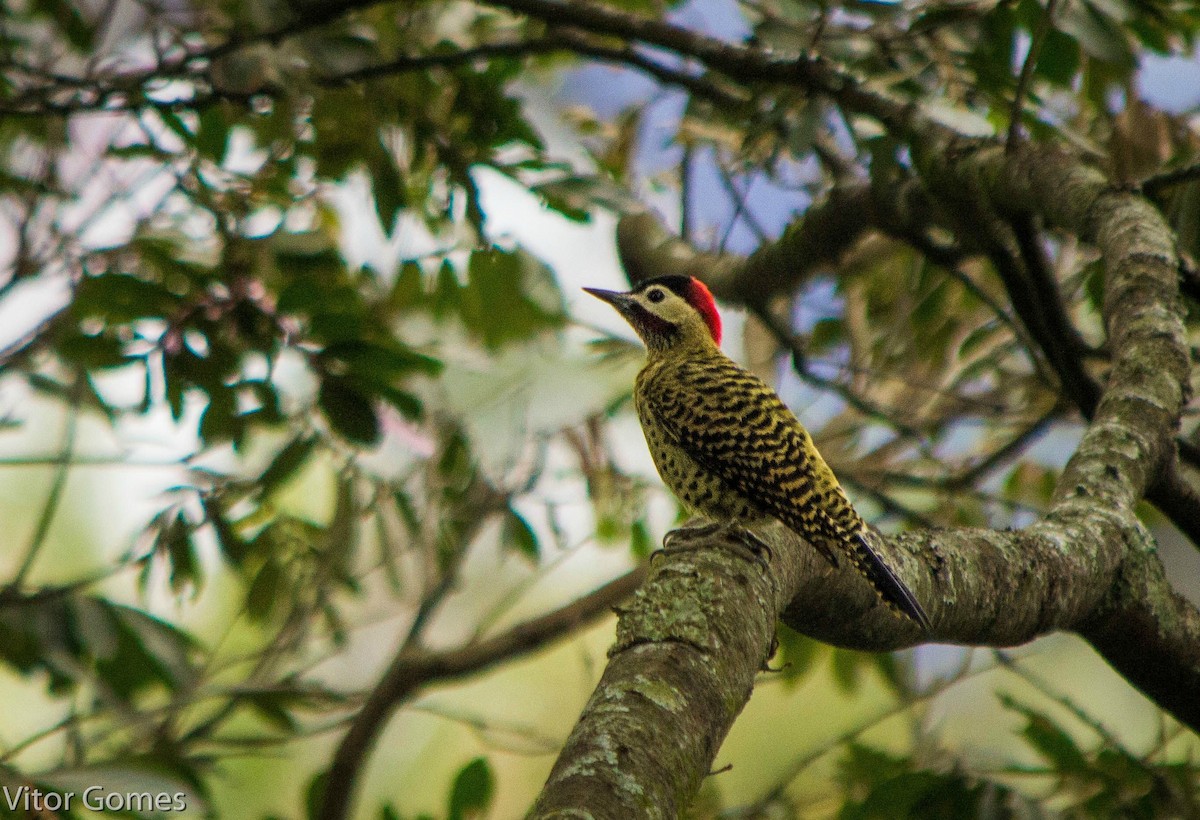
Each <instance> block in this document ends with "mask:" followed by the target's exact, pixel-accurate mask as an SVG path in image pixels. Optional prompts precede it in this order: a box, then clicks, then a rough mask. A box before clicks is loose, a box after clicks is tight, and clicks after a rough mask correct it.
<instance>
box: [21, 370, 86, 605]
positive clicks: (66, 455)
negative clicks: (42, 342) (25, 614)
mask: <svg viewBox="0 0 1200 820" xmlns="http://www.w3.org/2000/svg"><path fill="white" fill-rule="evenodd" d="M83 380H84V376H83V374H79V375H77V376H76V379H75V386H74V388H73V389H72V396H71V403H70V405H69V406H68V407H67V417H66V419H65V421H64V422H63V445H62V454H61V455H60V456H59V459H58V468H57V469H56V470H55V472H54V479H53V481H52V482H51V484H50V492H49V493H47V494H46V503H45V504H44V505H43V506H42V514H41V516H40V517H39V518H38V522H37V526H36V527H35V528H34V531H33V536H32V537H31V538H30V540H29V546H27V547H26V548H25V557H24V558H23V559H22V560H21V565H20V567H18V569H17V573H16V575H14V576H13V579H12V581H11V582H9V587H11V588H12V589H20V587H21V585H22V584H23V583H24V582H25V578H26V577H27V576H28V575H29V571H30V570H31V569H33V564H34V561H36V560H37V557H38V554H39V553H41V551H42V547H44V546H45V544H46V536H47V534H48V533H49V532H50V524H51V523H52V522H53V521H54V515H55V513H57V512H58V505H59V502H60V501H62V494H63V490H64V489H65V488H66V485H67V474H68V473H69V472H70V470H71V464H72V458H73V456H74V452H75V434H76V432H77V431H78V426H79V402H80V400H81V397H82V395H83Z"/></svg>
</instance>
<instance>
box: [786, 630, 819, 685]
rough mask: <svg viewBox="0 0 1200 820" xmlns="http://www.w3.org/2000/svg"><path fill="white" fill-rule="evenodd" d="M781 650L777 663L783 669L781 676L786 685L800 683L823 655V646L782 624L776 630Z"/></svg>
mask: <svg viewBox="0 0 1200 820" xmlns="http://www.w3.org/2000/svg"><path fill="white" fill-rule="evenodd" d="M776 640H778V641H779V650H778V654H777V655H776V663H777V665H778V666H780V667H781V669H780V675H781V676H782V679H783V680H784V682H785V683H789V684H795V683H798V682H800V681H801V680H803V679H804V678H805V676H807V675H808V673H809V672H811V671H812V670H813V669H814V668H815V667H816V662H817V659H818V658H819V657H820V656H821V655H822V653H823V645H822V644H820V643H818V642H817V641H814V640H813V639H812V638H809V637H807V636H806V635H801V634H800V633H799V632H797V631H795V630H794V629H790V628H788V627H786V626H784V625H783V624H780V625H779V627H778V629H777V630H776Z"/></svg>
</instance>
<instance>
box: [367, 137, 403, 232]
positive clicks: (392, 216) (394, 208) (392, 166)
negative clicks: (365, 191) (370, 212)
mask: <svg viewBox="0 0 1200 820" xmlns="http://www.w3.org/2000/svg"><path fill="white" fill-rule="evenodd" d="M367 171H368V172H369V173H370V175H371V191H372V193H373V194H374V196H375V213H376V214H377V215H378V216H379V225H380V227H381V228H383V232H384V234H385V235H390V234H391V233H392V229H393V228H394V227H395V226H396V217H397V215H398V214H399V213H400V211H401V210H403V209H404V208H405V207H406V206H407V205H408V197H407V192H406V190H405V187H404V179H403V178H402V177H401V176H400V170H399V169H398V168H397V167H396V160H395V158H394V157H393V156H392V152H391V151H389V150H387V149H386V147H384V146H383V145H382V144H381V145H380V146H379V150H378V151H374V152H372V153H371V155H370V156H369V157H368V159H367Z"/></svg>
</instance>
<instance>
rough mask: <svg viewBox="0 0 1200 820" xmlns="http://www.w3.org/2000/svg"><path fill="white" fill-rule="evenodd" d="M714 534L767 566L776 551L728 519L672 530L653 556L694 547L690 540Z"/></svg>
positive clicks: (685, 525) (688, 525) (709, 536)
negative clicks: (742, 549) (722, 537)
mask: <svg viewBox="0 0 1200 820" xmlns="http://www.w3.org/2000/svg"><path fill="white" fill-rule="evenodd" d="M714 535H721V536H724V537H725V539H726V540H727V541H728V542H730V543H731V544H736V545H738V546H740V547H742V548H744V549H745V550H746V551H747V552H748V553H750V555H751V557H752V558H753V559H754V561H755V562H757V563H759V564H761V565H762V566H763V567H764V568H766V567H767V566H768V565H769V564H770V563H771V558H772V556H773V555H774V553H773V552H772V551H771V548H770V547H769V546H768V545H767V542H766V541H764V540H762V539H761V538H759V537H758V536H757V535H755V534H754V533H753V532H751V531H750V530H748V529H746V528H745V527H743V526H741V525H740V524H734V523H732V522H728V521H719V522H708V523H705V524H691V523H687V524H684V525H683V526H682V527H679V528H678V529H674V530H671V531H670V532H668V533H667V534H666V537H664V538H663V545H662V549H660V550H655V551H654V553H653V554H652V555H651V558H653V557H654V556H656V555H659V554H670V553H672V552H682V551H685V550H689V549H692V548H693V547H692V546H691V544H690V542H694V541H700V540H703V539H706V538H711V537H712V536H714Z"/></svg>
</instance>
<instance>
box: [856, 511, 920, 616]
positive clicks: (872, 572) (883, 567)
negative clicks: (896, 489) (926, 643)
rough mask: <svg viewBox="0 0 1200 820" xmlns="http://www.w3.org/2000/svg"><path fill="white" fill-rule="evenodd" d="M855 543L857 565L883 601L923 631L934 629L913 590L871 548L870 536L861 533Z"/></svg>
mask: <svg viewBox="0 0 1200 820" xmlns="http://www.w3.org/2000/svg"><path fill="white" fill-rule="evenodd" d="M853 541H854V546H855V547H857V553H858V554H857V555H856V556H855V558H856V559H857V560H856V561H855V563H856V564H858V567H859V569H860V570H862V572H863V574H864V575H866V576H867V580H868V581H870V582H871V584H872V586H874V587H875V589H876V590H877V591H878V592H879V594H880V596H881V597H882V598H883V600H884V601H885V602H886V603H887V604H888V605H890V606H892V607H894V608H895V609H897V610H899V611H900V612H902V613H903V614H905V615H907V616H908V617H909V618H912V619H913V620H914V621H916V622H917V624H918V625H920V627H921V629H922V630H923V631H925V632H929V631H930V630H931V629H932V627H933V625H932V624H931V623H930V622H929V616H928V615H926V614H925V610H924V609H923V608H922V607H921V604H920V602H919V601H918V600H917V599H916V596H914V595H913V594H912V590H910V589H909V588H908V586H906V585H905V583H904V582H903V581H901V580H900V579H899V578H897V577H896V573H894V572H892V569H891V567H889V566H888V565H887V564H886V563H884V561H883V558H881V557H880V556H879V553H877V552H876V551H875V548H874V547H873V546H871V542H870V540H869V536H868V535H867V534H866V533H861V532H860V533H858V534H857V535H855V536H854V537H853Z"/></svg>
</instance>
